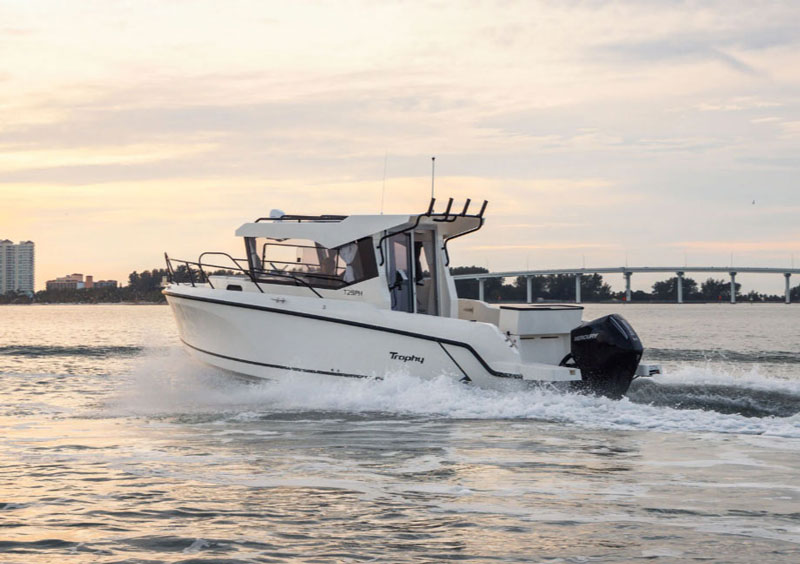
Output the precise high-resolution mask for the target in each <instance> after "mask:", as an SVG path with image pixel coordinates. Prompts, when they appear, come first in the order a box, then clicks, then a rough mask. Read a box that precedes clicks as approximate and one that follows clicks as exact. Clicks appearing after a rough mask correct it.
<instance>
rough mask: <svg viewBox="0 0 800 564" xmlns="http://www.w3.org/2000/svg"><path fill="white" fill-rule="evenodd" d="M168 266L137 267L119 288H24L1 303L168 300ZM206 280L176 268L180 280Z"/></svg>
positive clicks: (220, 272) (224, 272)
mask: <svg viewBox="0 0 800 564" xmlns="http://www.w3.org/2000/svg"><path fill="white" fill-rule="evenodd" d="M168 274H169V272H168V271H167V269H166V268H154V269H152V270H143V271H142V272H137V271H133V272H131V273H130V274H129V275H128V284H127V285H125V286H118V287H116V288H81V289H79V290H40V291H38V292H36V293H35V294H34V295H33V296H29V295H27V294H24V293H22V292H14V291H11V292H6V293H5V294H0V304H29V303H45V304H46V303H51V304H95V303H153V304H159V303H166V299H165V298H164V295H163V294H162V293H161V289H162V283H163V280H165V278H166V277H167V276H168ZM208 274H209V275H232V274H234V273H233V272H232V271H230V270H215V271H214V272H210V273H208ZM192 277H193V278H194V281H195V282H205V280H206V277H205V275H204V274H203V273H202V272H200V271H198V270H197V269H196V268H195V269H193V270H192V272H191V273H190V272H189V270H188V269H187V268H186V266H185V265H181V266H179V267H177V268H176V269H175V272H174V277H173V279H174V280H175V281H176V282H189V281H191V279H192Z"/></svg>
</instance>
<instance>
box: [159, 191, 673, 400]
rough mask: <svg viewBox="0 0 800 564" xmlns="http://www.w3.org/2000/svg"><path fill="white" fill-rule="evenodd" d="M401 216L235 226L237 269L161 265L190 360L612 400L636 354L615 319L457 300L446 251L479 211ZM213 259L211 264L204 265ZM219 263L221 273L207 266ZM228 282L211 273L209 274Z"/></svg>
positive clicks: (262, 374)
mask: <svg viewBox="0 0 800 564" xmlns="http://www.w3.org/2000/svg"><path fill="white" fill-rule="evenodd" d="M434 204H435V200H433V199H432V200H431V202H430V205H429V207H428V210H427V211H426V212H425V213H421V214H411V215H351V216H340V215H320V216H302V215H286V214H284V213H282V212H279V211H278V210H273V213H271V214H270V217H264V218H259V219H257V220H256V221H254V222H252V223H245V224H244V225H242V226H241V227H240V228H239V229H238V230H237V231H236V235H237V236H238V237H242V238H243V243H244V249H245V253H246V257H245V258H241V259H239V258H233V257H231V256H230V255H228V254H227V253H217V252H205V253H202V254H201V255H200V256H199V258H198V259H197V260H196V261H186V260H178V259H172V258H170V257H168V256H167V255H166V254H165V258H166V261H167V268H168V271H169V273H170V275H169V283H168V285H167V286H166V288H165V289H164V295H165V296H166V298H167V301H168V302H169V305H170V306H171V308H172V312H173V314H174V315H175V320H176V322H177V325H178V331H179V334H180V338H181V340H182V341H183V343H184V344H185V345H186V347H187V348H188V350H189V351H190V352H191V353H192V354H193V355H194V356H196V357H197V358H199V359H200V360H201V361H203V362H205V363H207V364H210V365H212V366H215V367H218V368H221V369H224V370H228V371H232V372H236V373H239V374H244V375H248V376H252V377H257V378H266V379H278V378H287V377H289V378H298V377H301V375H309V374H311V375H315V377H319V376H320V375H322V376H326V377H333V378H343V377H344V378H381V377H384V376H385V375H387V374H391V373H393V372H397V371H402V372H407V373H409V374H411V375H416V376H421V377H435V376H439V375H443V374H445V375H449V376H451V377H453V378H455V379H458V380H461V381H464V382H471V383H474V384H476V385H479V386H487V387H506V386H509V385H512V386H518V385H528V384H529V383H534V384H543V383H545V384H552V385H555V386H560V387H566V388H577V389H585V390H589V391H593V392H596V393H601V394H605V395H608V396H609V397H620V396H622V395H624V394H625V393H626V391H627V390H628V386H629V385H630V383H631V381H632V379H634V378H636V377H637V376H640V375H642V376H649V375H650V374H651V373H653V372H656V371H658V369H657V367H653V366H639V360H640V359H641V355H642V344H641V342H640V340H639V338H638V336H637V335H636V333H635V331H634V330H633V329H632V328H631V327H630V325H629V324H628V323H627V322H626V321H625V320H624V319H623V318H622V317H621V316H619V315H611V316H606V317H603V318H600V319H598V320H595V321H591V322H588V323H582V322H581V315H582V311H583V308H582V307H580V306H576V305H524V304H522V305H495V304H489V303H486V302H484V301H479V300H474V299H460V298H459V297H458V295H457V294H456V287H455V283H454V281H453V278H452V277H451V275H450V271H449V267H448V265H449V262H450V261H449V253H448V243H449V242H450V241H452V240H453V239H455V238H457V237H461V236H463V235H467V234H469V233H473V232H475V231H477V230H478V229H480V228H481V227H482V226H483V224H484V221H485V219H484V213H485V210H486V205H487V202H483V205H482V206H481V208H480V210H479V211H478V212H477V213H470V209H469V208H470V200H467V201H466V202H465V204H464V206H463V208H461V207H460V206H459V211H453V200H452V198H451V199H450V200H449V202H448V204H447V208H446V209H445V210H444V211H442V212H436V211H435V210H434ZM211 257H215V258H216V260H213V261H212V260H210V259H211ZM220 257H221V258H223V259H225V260H226V261H230V264H219V263H220V262H221V261H220V260H219V258H220ZM220 268H222V269H227V270H228V272H223V273H219V272H217V273H215V274H212V273H211V272H212V271H213V270H215V269H220Z"/></svg>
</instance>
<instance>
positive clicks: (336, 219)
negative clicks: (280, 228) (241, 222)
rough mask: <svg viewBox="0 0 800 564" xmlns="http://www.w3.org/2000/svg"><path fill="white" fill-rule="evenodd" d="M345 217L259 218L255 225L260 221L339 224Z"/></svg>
mask: <svg viewBox="0 0 800 564" xmlns="http://www.w3.org/2000/svg"><path fill="white" fill-rule="evenodd" d="M347 217H348V216H346V215H286V214H284V215H281V216H278V217H259V218H258V219H257V220H256V221H255V223H261V222H262V221H296V222H298V223H300V222H303V221H317V222H329V223H330V222H339V221H343V220H345V219H347Z"/></svg>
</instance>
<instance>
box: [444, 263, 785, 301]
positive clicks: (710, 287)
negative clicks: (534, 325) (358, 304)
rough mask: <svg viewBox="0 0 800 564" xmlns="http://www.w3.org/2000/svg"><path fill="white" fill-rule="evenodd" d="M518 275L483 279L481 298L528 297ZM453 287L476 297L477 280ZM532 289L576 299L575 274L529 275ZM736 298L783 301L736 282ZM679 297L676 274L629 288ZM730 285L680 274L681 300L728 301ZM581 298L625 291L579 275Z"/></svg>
mask: <svg viewBox="0 0 800 564" xmlns="http://www.w3.org/2000/svg"><path fill="white" fill-rule="evenodd" d="M486 272H489V271H488V270H487V269H485V268H483V267H480V266H458V267H454V268H451V269H450V273H451V274H453V275H458V274H481V273H486ZM526 278H527V277H525V276H518V277H516V278H514V279H513V281H511V283H505V280H504V279H503V278H485V279H484V287H483V291H484V294H483V295H484V299H486V300H487V301H490V302H524V301H525V300H526V299H527V281H526ZM455 282H456V290H457V291H458V295H459V297H461V298H472V299H477V298H478V281H477V280H456V281H455ZM531 291H532V297H533V299H534V300H537V301H538V300H541V301H558V302H569V301H574V300H575V276H574V275H572V274H549V275H545V276H532V277H531ZM735 292H736V299H737V300H743V301H752V302H782V301H784V299H785V298H784V296H783V294H780V295H778V294H762V293H759V292H756V291H754V290H752V291H750V292H748V293H747V294H742V285H741V284H739V283H738V282H737V283H736V284H735ZM790 296H791V299H792V301H798V300H800V284H798V285H797V286H795V287H794V288H792V289H791V291H790ZM677 298H678V277H677V276H673V277H672V278H668V279H667V280H660V281H658V282H656V283H655V284H653V286H652V289H651V291H650V292H645V291H643V290H636V291H633V292H631V301H633V302H674V301H676V300H677ZM730 299H731V285H730V282H729V281H726V280H717V279H714V278H708V279H707V280H706V281H705V282H702V283H700V284H698V283H697V281H696V280H694V279H692V278H688V277H686V276H684V277H683V301H684V302H729V301H730ZM581 300H582V301H585V302H603V301H613V300H618V301H624V300H625V292H624V291H621V292H614V291H613V290H612V289H611V286H609V285H608V284H606V283H605V282H604V281H603V277H602V276H601V275H600V274H597V273H595V274H592V275H583V276H581Z"/></svg>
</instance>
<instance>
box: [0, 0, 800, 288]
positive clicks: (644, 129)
mask: <svg viewBox="0 0 800 564" xmlns="http://www.w3.org/2000/svg"><path fill="white" fill-rule="evenodd" d="M92 6H93V8H92V10H90V11H88V12H78V11H77V10H74V9H71V7H70V6H68V5H62V4H58V3H54V2H34V3H28V2H24V3H23V2H9V3H5V4H4V5H3V6H2V7H0V16H2V17H3V21H4V22H5V23H4V24H3V25H2V26H0V48H1V49H3V51H4V53H6V54H7V57H6V60H7V61H8V65H7V66H6V68H5V69H4V70H3V72H2V73H0V84H2V85H3V89H2V94H0V103H2V104H3V107H4V108H5V109H6V112H5V115H6V116H7V117H8V119H7V120H6V122H5V123H4V124H3V125H2V126H1V127H0V146H2V148H3V151H2V153H0V197H1V198H0V199H1V200H2V201H1V202H0V235H2V236H3V237H7V238H9V239H13V240H34V241H36V242H37V246H38V249H37V253H38V257H37V271H38V275H37V279H38V286H37V287H38V288H43V281H44V280H47V279H51V278H55V277H57V276H60V275H63V273H64V272H73V271H79V272H80V271H86V270H90V269H91V270H96V271H97V270H102V271H103V272H104V277H108V278H115V279H117V280H121V281H124V280H125V279H126V276H127V274H128V273H129V272H130V271H131V270H143V269H150V268H154V267H160V266H161V265H162V260H161V257H162V253H163V252H164V251H168V252H169V253H170V255H174V256H178V257H182V258H194V257H196V256H197V255H198V254H199V253H200V252H201V251H203V250H223V251H228V252H235V253H237V255H240V254H241V250H242V244H241V242H239V241H237V240H236V239H235V238H234V236H233V231H234V230H235V228H236V227H238V225H240V224H242V223H245V222H246V221H250V220H252V219H253V218H255V217H258V216H261V215H266V214H268V212H269V210H270V209H271V208H280V209H284V210H286V211H287V212H290V213H342V214H350V213H377V212H378V211H379V210H380V204H381V200H382V187H383V185H384V168H385V169H386V180H385V211H386V212H387V213H402V212H408V213H414V212H421V211H424V209H425V208H426V205H427V199H428V197H429V193H430V157H431V156H433V155H436V156H437V182H436V186H437V188H436V192H437V196H438V197H439V198H440V199H444V198H447V197H449V196H453V197H455V198H456V199H457V200H462V201H463V199H465V198H467V197H471V198H472V199H473V200H479V199H483V198H486V199H488V200H489V201H490V204H489V208H488V210H487V217H488V220H487V224H486V227H485V228H484V229H483V230H482V231H481V232H479V233H476V234H475V235H474V236H471V237H467V238H464V239H462V240H458V241H454V243H453V245H452V254H453V261H454V262H453V264H454V265H477V266H483V267H488V268H489V269H490V270H495V271H499V270H519V269H524V268H526V267H529V268H574V267H577V266H581V265H583V264H585V265H586V266H589V267H607V266H622V265H624V264H630V265H632V266H634V265H635V266H658V265H669V266H673V265H682V264H685V265H689V266H692V265H694V266H705V265H709V266H729V265H731V264H732V265H734V266H736V265H740V266H741V265H747V266H764V267H788V266H791V263H792V261H793V256H796V257H797V258H800V228H799V227H798V226H797V221H796V218H797V215H798V212H800V196H798V194H797V190H796V186H795V185H796V178H797V173H798V172H800V171H799V170H798V169H800V163H798V159H797V156H796V155H797V146H798V140H800V111H798V109H799V108H800V103H799V102H798V94H800V60H798V59H799V58H800V55H799V53H800V51H799V50H798V49H797V47H798V43H799V42H800V33H798V30H797V24H796V23H795V22H797V21H800V18H799V17H798V16H800V8H799V7H797V6H794V5H791V4H763V5H762V4H755V3H749V2H733V3H731V2H710V3H705V4H703V5H702V6H694V7H686V6H684V5H681V4H676V3H672V2H656V3H648V4H647V5H646V6H645V5H641V4H639V3H633V2H609V3H598V4H574V3H566V4H559V5H552V4H545V3H514V2H510V3H475V4H474V5H471V6H470V8H469V9H467V8H462V7H461V6H460V5H457V4H452V5H447V4H435V5H434V4H425V3H420V4H416V3H414V4H394V3H386V4H382V5H380V6H375V5H372V4H370V3H366V2H364V3H360V2H354V3H351V4H347V5H335V6H333V5H331V6H320V5H317V6H306V5H303V6H300V5H296V6H295V5H291V6H286V5H282V4H270V3H249V2H237V3H235V4H234V5H232V7H231V8H230V9H228V10H225V11H220V10H218V9H217V8H216V5H215V4H213V3H210V2H197V3H192V4H191V5H189V4H184V3H166V4H163V3H155V2H142V3H136V4H135V5H130V4H122V3H117V2H107V3H95V4H92ZM176 22H180V23H179V24H178V23H176ZM98 46H99V47H101V48H98ZM607 281H608V282H609V283H611V284H612V285H613V286H614V289H615V290H619V289H621V288H622V287H623V280H622V278H621V277H620V278H619V279H616V278H614V277H608V278H607ZM653 281H654V280H647V279H645V277H641V278H636V279H635V281H634V284H635V287H636V289H646V288H648V287H649V285H651V284H652V282H653ZM739 281H740V282H742V284H743V286H744V287H745V288H755V289H757V290H759V291H763V292H769V293H781V292H782V281H781V280H779V279H775V278H773V277H766V278H764V279H760V278H757V277H752V278H751V277H747V276H743V277H740V279H739Z"/></svg>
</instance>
